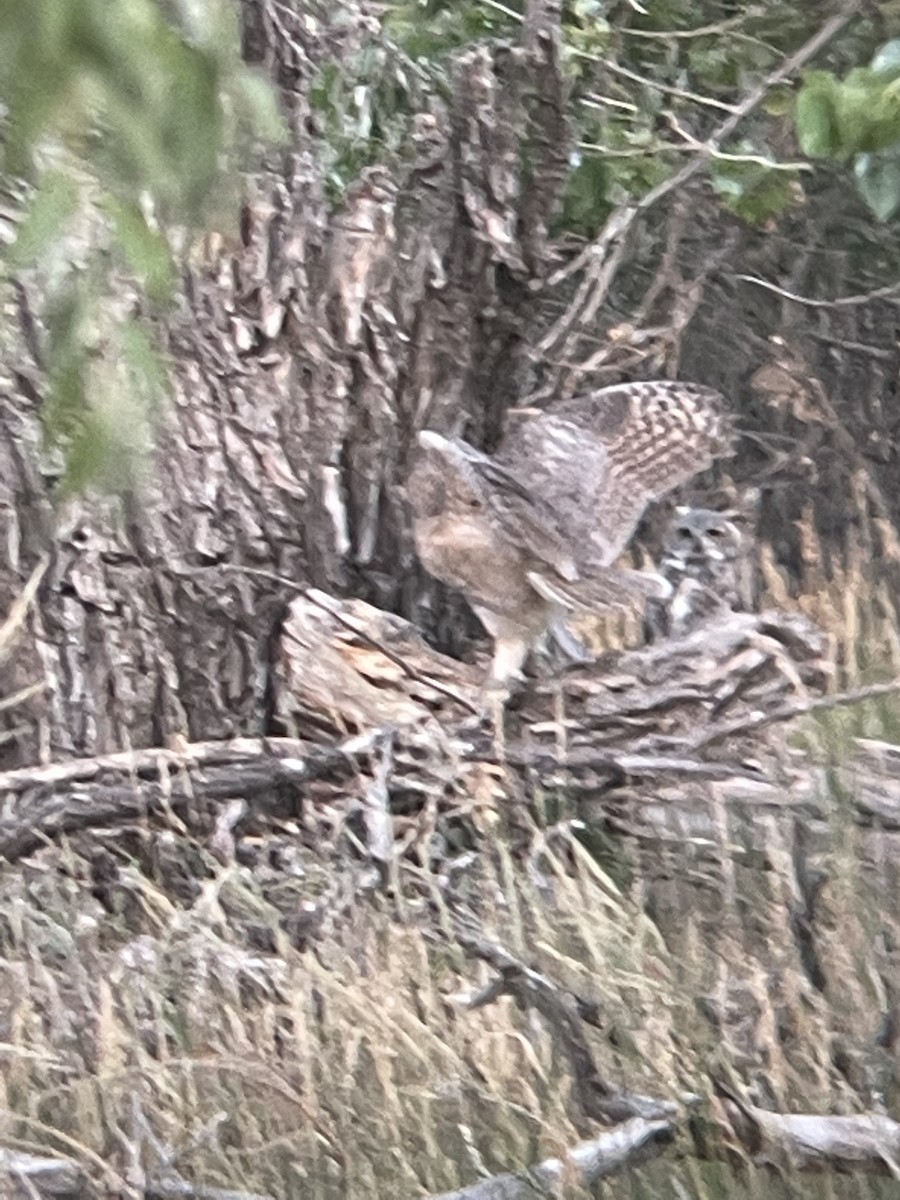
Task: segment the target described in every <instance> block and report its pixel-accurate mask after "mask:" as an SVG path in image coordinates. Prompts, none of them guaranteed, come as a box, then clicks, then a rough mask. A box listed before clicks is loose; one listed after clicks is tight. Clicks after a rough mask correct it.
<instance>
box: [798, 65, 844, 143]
mask: <svg viewBox="0 0 900 1200" xmlns="http://www.w3.org/2000/svg"><path fill="white" fill-rule="evenodd" d="M839 89H840V84H839V83H838V81H837V79H835V77H834V76H833V75H829V74H828V72H827V71H810V72H809V74H808V75H807V76H806V79H805V81H804V84H803V88H802V89H801V91H800V94H799V95H798V97H797V105H796V108H795V111H794V121H795V123H796V126H797V135H798V137H799V139H800V146H801V149H802V150H803V153H804V154H808V155H809V157H810V158H833V157H836V156H838V155H839V154H840V153H841V137H840V132H839V129H838V116H837V96H838V91H839Z"/></svg>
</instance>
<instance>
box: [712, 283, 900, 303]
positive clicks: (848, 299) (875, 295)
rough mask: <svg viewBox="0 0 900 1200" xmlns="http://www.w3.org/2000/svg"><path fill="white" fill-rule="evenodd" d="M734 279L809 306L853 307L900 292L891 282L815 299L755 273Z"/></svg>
mask: <svg viewBox="0 0 900 1200" xmlns="http://www.w3.org/2000/svg"><path fill="white" fill-rule="evenodd" d="M732 279H740V280H741V281H742V282H744V283H753V284H755V285H756V286H757V287H761V288H765V289H766V291H767V292H774V293H775V294H776V296H783V297H784V298H785V300H793V301H794V303H795V304H805V305H806V307H807V308H853V307H855V306H856V305H859V304H868V303H869V301H870V300H883V299H885V298H886V297H888V296H896V295H897V293H898V292H900V283H891V284H887V285H886V286H885V287H880V288H875V289H874V291H871V292H862V293H860V294H859V295H856V296H838V297H837V298H836V299H834V300H814V299H812V297H811V296H799V295H797V293H796V292H789V291H788V290H787V288H783V287H779V286H778V284H776V283H770V282H769V281H768V279H758V278H757V276H755V275H732Z"/></svg>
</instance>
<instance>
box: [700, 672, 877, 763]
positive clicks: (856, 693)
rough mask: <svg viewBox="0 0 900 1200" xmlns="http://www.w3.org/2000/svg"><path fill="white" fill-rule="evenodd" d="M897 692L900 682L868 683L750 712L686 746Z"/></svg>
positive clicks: (704, 746)
mask: <svg viewBox="0 0 900 1200" xmlns="http://www.w3.org/2000/svg"><path fill="white" fill-rule="evenodd" d="M896 692H900V679H892V680H891V681H890V683H872V684H869V686H868V687H862V688H856V689H855V690H853V691H850V692H839V693H838V694H837V695H835V696H821V697H820V698H819V699H818V700H802V701H797V702H795V703H793V704H782V705H780V706H779V707H778V708H773V709H772V710H771V711H770V712H763V713H754V714H753V716H752V717H741V718H738V719H736V720H734V721H729V722H727V723H726V724H724V725H717V726H716V727H715V728H713V729H711V730H710V732H709V733H707V734H705V735H704V736H702V737H699V738H695V739H694V740H693V741H692V742H691V743H690V748H691V750H694V751H700V750H706V749H707V748H708V747H709V746H714V745H716V743H717V742H722V741H724V740H725V739H726V738H729V737H733V736H734V735H735V734H742V733H754V732H755V731H756V730H757V729H764V728H765V727H766V725H778V724H781V723H783V722H785V721H792V720H793V719H794V718H795V717H804V716H807V715H808V714H809V713H814V712H827V711H828V710H829V709H832V708H842V707H844V706H846V705H848V704H859V703H860V702H861V701H863V700H871V699H873V698H874V697H876V696H891V695H894V694H895V693H896Z"/></svg>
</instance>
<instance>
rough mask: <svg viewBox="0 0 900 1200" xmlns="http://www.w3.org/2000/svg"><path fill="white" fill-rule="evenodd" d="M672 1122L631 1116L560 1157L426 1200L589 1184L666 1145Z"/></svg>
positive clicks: (530, 1196)
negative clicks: (614, 1127)
mask: <svg viewBox="0 0 900 1200" xmlns="http://www.w3.org/2000/svg"><path fill="white" fill-rule="evenodd" d="M674 1137H675V1127H674V1125H673V1124H672V1122H671V1121H644V1120H642V1119H641V1118H640V1117H635V1119H634V1120H632V1121H626V1122H625V1124H624V1125H620V1126H619V1127H618V1128H617V1129H612V1130H610V1131H609V1133H604V1134H601V1135H600V1137H597V1138H592V1139H591V1141H589V1142H582V1143H581V1144H580V1145H578V1146H573V1147H572V1148H571V1149H570V1150H567V1151H566V1152H565V1154H564V1156H563V1157H562V1158H548V1159H545V1161H544V1162H542V1163H538V1165H537V1166H535V1167H531V1168H530V1169H529V1170H525V1171H519V1172H517V1173H516V1174H514V1175H492V1176H491V1177H490V1178H489V1179H483V1180H481V1181H480V1182H479V1183H473V1184H470V1185H469V1186H468V1187H463V1188H459V1189H458V1190H457V1191H455V1192H444V1193H442V1194H441V1195H440V1196H433V1197H431V1198H430V1200H537V1198H538V1197H541V1196H557V1195H562V1190H561V1189H562V1187H563V1184H565V1185H566V1189H567V1191H568V1189H569V1188H570V1187H571V1186H572V1185H573V1184H575V1185H580V1186H581V1187H584V1188H590V1187H591V1185H592V1184H594V1183H596V1182H597V1181H598V1180H600V1179H605V1178H607V1177H609V1176H610V1175H616V1174H618V1173H619V1172H620V1171H625V1170H628V1169H630V1168H631V1167H634V1166H637V1165H638V1163H641V1162H646V1161H647V1160H648V1159H651V1158H656V1157H658V1155H660V1154H662V1152H663V1151H664V1150H665V1148H666V1147H667V1146H668V1145H670V1144H671V1142H672V1141H673V1140H674Z"/></svg>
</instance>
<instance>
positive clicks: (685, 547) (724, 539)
mask: <svg viewBox="0 0 900 1200" xmlns="http://www.w3.org/2000/svg"><path fill="white" fill-rule="evenodd" d="M745 519H746V517H745V515H744V514H741V513H739V512H738V511H736V510H734V509H729V510H727V511H725V512H716V511H714V510H713V509H710V508H677V509H676V510H675V515H674V517H673V518H672V521H671V523H670V525H669V527H668V529H667V531H666V534H665V538H664V540H663V546H662V555H661V559H660V566H659V571H660V574H661V575H662V576H663V578H664V579H665V580H666V581H667V583H668V584H669V585H670V587H671V589H672V591H671V594H670V595H669V597H668V598H667V599H666V601H665V604H660V603H653V604H651V605H650V606H648V607H649V612H648V627H649V632H650V633H651V636H653V637H660V636H669V637H674V638H680V637H685V636H686V635H687V634H689V633H693V631H694V630H695V629H698V628H700V626H702V625H704V624H705V623H706V622H707V621H710V620H712V619H714V618H715V617H718V616H720V615H722V614H723V613H726V612H748V611H749V610H750V609H751V608H752V603H753V574H752V563H751V560H750V553H749V551H750V538H749V536H748V534H747V532H746V530H745V528H744V522H745Z"/></svg>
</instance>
